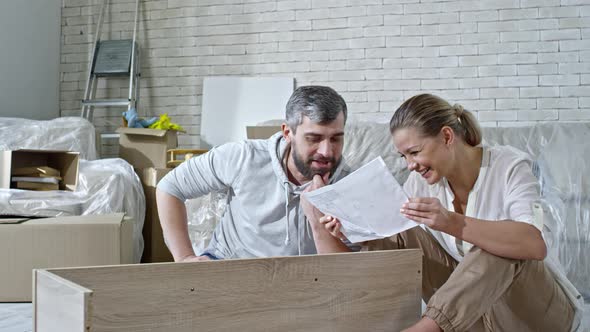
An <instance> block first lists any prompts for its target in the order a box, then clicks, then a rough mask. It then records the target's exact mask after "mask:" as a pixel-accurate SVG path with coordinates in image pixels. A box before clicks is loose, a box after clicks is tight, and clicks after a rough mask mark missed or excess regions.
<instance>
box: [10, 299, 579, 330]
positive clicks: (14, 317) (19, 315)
mask: <svg viewBox="0 0 590 332" xmlns="http://www.w3.org/2000/svg"><path fill="white" fill-rule="evenodd" d="M583 326H585V327H586V331H582V332H590V303H588V304H586V315H585V316H584V324H583ZM30 331H33V307H32V304H31V303H0V332H30Z"/></svg>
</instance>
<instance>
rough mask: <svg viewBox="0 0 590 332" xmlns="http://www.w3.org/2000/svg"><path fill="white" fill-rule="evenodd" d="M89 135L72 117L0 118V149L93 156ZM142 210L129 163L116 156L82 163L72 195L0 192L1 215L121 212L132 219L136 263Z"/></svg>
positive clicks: (141, 196) (85, 125)
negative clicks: (41, 118) (43, 119)
mask: <svg viewBox="0 0 590 332" xmlns="http://www.w3.org/2000/svg"><path fill="white" fill-rule="evenodd" d="M6 130H11V133H12V134H10V135H9V134H8V133H7V132H6ZM94 132H95V131H94V127H93V126H92V124H90V123H89V122H88V121H86V120H84V119H81V118H75V117H72V118H58V119H55V120H50V121H33V120H25V119H14V118H0V149H46V150H69V151H77V152H80V155H81V157H82V156H88V157H91V158H96V151H95V150H94ZM70 140H72V141H70ZM79 149H90V151H88V150H79ZM145 206H146V203H145V196H144V193H143V188H142V186H141V182H140V180H139V177H138V176H137V174H135V172H134V170H133V167H132V166H131V165H130V164H129V163H127V162H126V161H125V160H123V159H118V158H116V159H100V160H83V159H81V160H80V164H79V169H78V186H77V188H76V191H73V192H72V191H57V190H56V191H29V190H19V189H0V214H4V215H24V216H39V217H60V216H76V215H91V214H109V213H117V212H124V213H125V214H126V215H127V216H129V217H131V218H133V222H134V224H133V248H134V261H135V262H137V263H139V261H140V259H141V254H142V253H143V236H142V229H143V222H144V218H145Z"/></svg>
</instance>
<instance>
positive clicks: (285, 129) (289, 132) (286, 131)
mask: <svg viewBox="0 0 590 332" xmlns="http://www.w3.org/2000/svg"><path fill="white" fill-rule="evenodd" d="M281 130H282V131H283V137H284V138H285V140H287V143H291V136H292V135H294V134H295V133H294V132H293V131H292V130H291V128H290V127H289V125H288V124H286V123H284V122H283V124H281Z"/></svg>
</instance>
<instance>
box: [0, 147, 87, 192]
mask: <svg viewBox="0 0 590 332" xmlns="http://www.w3.org/2000/svg"><path fill="white" fill-rule="evenodd" d="M79 159H80V154H79V153H78V152H71V151H53V150H14V151H1V152H0V188H6V189H8V188H17V187H16V183H14V182H12V181H11V178H12V172H13V170H14V169H15V168H21V167H34V166H38V167H42V166H49V167H51V168H54V169H56V170H58V171H59V173H60V177H61V178H62V180H61V181H60V182H59V189H60V190H69V191H74V190H76V186H77V185H78V163H79Z"/></svg>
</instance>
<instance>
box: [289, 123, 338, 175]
mask: <svg viewBox="0 0 590 332" xmlns="http://www.w3.org/2000/svg"><path fill="white" fill-rule="evenodd" d="M287 131H288V133H287V135H286V137H287V141H288V142H290V143H291V156H292V157H293V161H294V163H295V166H296V168H297V171H298V172H299V173H301V175H302V176H303V177H304V179H305V180H308V181H309V180H311V179H312V178H313V176H314V175H315V174H319V175H322V176H323V175H324V174H326V173H330V175H332V174H334V171H335V170H336V168H337V167H338V165H339V164H340V162H341V161H342V147H343V145H344V114H343V113H342V112H341V113H340V114H338V117H336V119H335V120H334V121H332V122H329V123H324V124H319V123H314V122H312V121H311V120H310V119H309V118H308V117H306V116H303V121H302V122H301V124H300V125H299V126H298V127H297V132H296V133H293V132H292V131H290V130H288V128H287Z"/></svg>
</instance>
